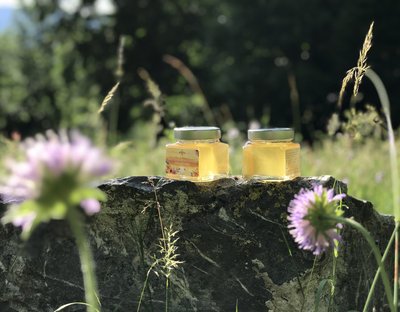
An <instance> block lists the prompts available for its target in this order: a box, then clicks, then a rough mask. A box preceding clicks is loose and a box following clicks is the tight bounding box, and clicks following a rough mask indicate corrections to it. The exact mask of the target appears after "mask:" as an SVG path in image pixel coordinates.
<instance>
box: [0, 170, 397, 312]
mask: <svg viewBox="0 0 400 312" xmlns="http://www.w3.org/2000/svg"><path fill="white" fill-rule="evenodd" d="M314 184H322V185H324V186H326V187H333V186H334V185H335V187H336V189H339V188H340V190H341V192H346V186H345V185H344V184H343V183H341V182H339V181H335V180H334V179H333V178H332V177H319V178H298V179H295V180H292V181H285V182H270V183H262V182H257V181H248V182H245V181H242V180H239V179H234V178H229V179H222V180H218V181H214V182H210V183H202V184H194V183H191V182H185V181H172V180H168V179H164V178H159V177H130V178H124V179H116V180H111V181H107V182H105V183H104V184H102V185H101V186H100V188H101V189H102V190H104V191H105V192H106V193H107V194H108V202H107V203H105V204H104V205H103V208H102V211H101V212H100V213H99V214H97V215H95V216H93V217H91V218H87V232H88V233H89V236H90V240H91V245H92V250H93V252H94V256H95V260H96V264H97V268H96V270H97V277H98V281H99V289H100V294H99V297H100V300H101V303H102V311H136V309H137V306H138V302H139V300H140V295H141V291H142V289H143V286H144V285H146V287H145V288H144V291H143V296H142V301H141V311H164V309H165V298H166V286H165V285H166V278H165V276H164V275H163V269H162V264H163V263H162V262H160V260H158V261H159V264H158V265H155V266H154V267H153V270H150V268H151V266H152V264H153V263H154V262H155V261H156V259H159V258H160V252H159V250H160V248H159V244H160V243H161V244H162V242H160V238H161V236H162V233H161V227H160V219H159V212H160V214H161V220H162V223H163V225H164V227H165V228H169V227H171V229H172V230H171V231H172V232H173V231H178V232H177V234H176V237H177V238H178V237H179V239H178V241H177V242H176V243H175V245H176V247H177V250H176V253H178V254H179V255H178V256H177V258H176V260H179V261H183V263H181V264H179V265H178V267H177V268H176V269H173V270H172V272H171V275H170V277H169V287H168V298H169V299H168V302H169V311H176V312H180V311H221V312H222V311H236V308H237V311H240V312H243V311H244V312H246V311H250V312H253V311H254V312H257V311H313V310H314V305H315V303H316V301H317V302H318V304H319V311H327V309H328V305H329V302H330V304H331V307H332V310H333V311H348V310H361V309H362V307H363V304H364V302H365V299H366V296H367V293H368V289H369V285H370V284H371V281H372V279H373V276H374V274H375V270H376V264H375V260H374V258H373V255H372V253H371V252H370V248H369V247H368V245H367V243H366V242H365V241H364V239H363V238H362V236H361V235H360V234H358V233H357V232H356V231H354V230H353V229H351V228H348V227H345V228H344V230H343V243H342V244H341V245H340V249H339V256H338V257H337V258H335V257H333V256H332V252H329V253H327V254H326V255H323V256H320V257H317V258H315V257H314V256H313V255H312V254H311V253H310V252H306V251H301V250H299V249H298V248H297V246H296V244H295V243H294V241H293V239H292V237H291V236H290V234H289V233H288V230H287V219H286V218H287V213H286V211H287V206H288V204H289V202H290V200H291V199H292V198H293V196H294V195H295V194H296V193H298V191H299V190H300V189H301V188H311V187H312V186H313V185H314ZM344 204H345V205H347V206H348V209H347V210H346V215H348V216H353V217H354V218H355V219H356V220H357V221H359V222H361V223H362V224H363V225H364V226H366V227H367V228H368V230H369V231H370V232H371V233H372V234H373V236H374V237H375V238H376V240H377V243H378V244H379V246H380V248H381V250H383V249H384V248H385V245H386V243H387V241H388V240H389V237H390V235H391V231H392V229H393V219H392V218H391V217H388V216H383V215H380V214H378V213H377V212H375V211H374V209H373V207H372V205H371V204H370V203H368V202H364V201H360V200H357V199H355V198H352V197H351V196H347V197H346V198H345V200H344ZM157 207H159V210H158V208H157ZM2 209H4V207H0V213H1V211H2ZM19 232H20V231H19V230H18V229H14V228H13V226H11V225H6V226H4V225H0V241H1V242H2V243H1V244H0V311H2V312H8V311H18V312H24V311H41V312H44V311H54V310H55V309H56V308H57V307H59V306H61V305H63V304H66V303H69V302H75V301H83V300H84V292H83V286H82V277H81V272H80V264H79V258H78V254H77V250H76V247H75V244H74V240H73V237H72V236H71V233H70V230H69V228H68V225H67V224H66V223H65V222H64V221H54V222H51V223H49V224H45V225H42V226H40V227H39V228H38V229H37V230H36V231H35V232H34V235H33V236H32V237H31V239H30V240H29V241H28V242H27V243H25V244H24V243H22V242H21V241H20V239H19ZM392 263H393V259H392V257H390V259H389V260H388V266H387V267H388V268H389V269H391V268H392ZM149 270H150V271H149ZM164 271H165V269H164ZM334 271H335V273H334V275H333V272H334ZM389 271H390V270H389ZM148 272H150V273H149V274H148ZM155 272H157V274H158V275H157V274H156V273H155ZM164 273H166V272H164ZM147 274H148V280H147V283H145V280H146V276H147ZM389 274H390V272H389ZM332 281H333V283H334V284H335V294H334V296H333V298H332V300H331V301H330V295H329V294H330V292H331V282H332ZM324 285H325V287H324V288H322V286H324ZM319 288H321V291H318V289H319ZM316 297H317V299H316ZM384 298H385V297H384V293H383V288H382V285H381V283H379V285H378V288H377V291H376V293H375V296H374V300H373V305H374V306H375V308H376V310H377V311H383V310H384V309H385V307H384ZM82 310H84V308H82V306H73V307H70V308H68V309H66V311H82Z"/></svg>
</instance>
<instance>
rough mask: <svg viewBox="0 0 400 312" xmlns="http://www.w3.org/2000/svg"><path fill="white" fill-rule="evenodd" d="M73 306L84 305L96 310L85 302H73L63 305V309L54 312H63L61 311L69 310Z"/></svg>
mask: <svg viewBox="0 0 400 312" xmlns="http://www.w3.org/2000/svg"><path fill="white" fill-rule="evenodd" d="M72 305H84V306H87V307H92V308H94V307H93V306H92V305H90V304H87V303H85V302H71V303H67V304H64V305H62V306H61V307H59V308H58V309H57V310H55V311H54V312H59V311H61V310H64V309H65V308H68V307H70V306H72ZM95 310H96V311H98V312H100V311H99V310H98V309H95Z"/></svg>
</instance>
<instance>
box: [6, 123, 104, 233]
mask: <svg viewBox="0 0 400 312" xmlns="http://www.w3.org/2000/svg"><path fill="white" fill-rule="evenodd" d="M21 147H22V152H23V158H22V159H21V160H8V161H6V169H7V170H8V172H9V176H8V177H5V180H4V181H3V182H1V183H0V194H2V197H3V199H6V201H7V202H8V203H10V204H11V206H10V207H9V209H8V210H7V212H6V214H5V216H4V217H3V222H6V223H7V222H11V223H13V224H14V225H15V226H21V227H22V229H23V234H25V237H27V236H28V235H29V233H30V232H31V230H32V229H33V228H34V227H35V226H36V225H37V224H39V223H40V222H47V221H49V220H50V219H63V218H64V217H65V216H66V214H67V213H68V209H71V208H72V207H75V206H78V205H80V206H81V207H82V208H83V210H84V211H85V212H86V213H87V214H88V215H92V214H94V213H97V212H98V211H99V210H100V203H99V201H98V200H104V199H105V195H104V193H103V192H101V191H100V190H98V189H97V188H94V187H90V184H91V183H92V182H93V181H95V180H97V179H99V178H100V177H101V176H103V175H104V174H107V173H109V172H110V170H111V168H112V163H111V160H110V159H108V158H107V157H106V156H105V155H104V154H103V152H102V151H101V150H100V149H98V148H96V147H95V146H93V144H92V143H91V141H90V140H89V139H88V138H86V137H84V136H82V135H81V134H79V133H78V132H76V131H73V132H70V133H69V134H68V133H66V132H60V133H59V134H56V133H54V132H52V131H48V132H47V133H46V135H45V136H43V135H37V136H36V137H35V138H30V139H27V140H26V141H24V142H23V143H22V144H21Z"/></svg>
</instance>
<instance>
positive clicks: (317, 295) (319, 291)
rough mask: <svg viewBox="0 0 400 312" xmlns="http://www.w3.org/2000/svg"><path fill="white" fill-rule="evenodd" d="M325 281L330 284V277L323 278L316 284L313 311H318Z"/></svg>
mask: <svg viewBox="0 0 400 312" xmlns="http://www.w3.org/2000/svg"><path fill="white" fill-rule="evenodd" d="M327 283H330V284H331V286H332V280H331V279H328V278H326V279H323V280H322V281H321V282H320V283H319V285H318V288H317V292H316V293H315V303H314V311H315V312H318V308H319V303H320V302H321V300H322V297H323V295H324V294H323V291H324V288H325V285H326V284H327Z"/></svg>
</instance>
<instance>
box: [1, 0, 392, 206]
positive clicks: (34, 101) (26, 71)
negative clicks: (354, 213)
mask: <svg viewBox="0 0 400 312" xmlns="http://www.w3.org/2000/svg"><path fill="white" fill-rule="evenodd" d="M2 1H3V2H4V3H2ZM10 3H12V5H11V4H10ZM23 3H25V5H23V4H22V3H20V4H16V1H12V0H0V20H2V22H4V21H5V17H6V14H8V15H7V16H8V17H9V16H10V8H11V7H12V10H11V11H12V12H11V13H12V15H13V18H12V22H10V23H9V24H8V25H6V26H4V25H3V26H2V23H1V22H0V134H1V140H0V153H1V155H0V156H4V155H5V154H6V153H7V152H10V150H11V151H12V150H13V149H14V147H13V144H14V143H15V142H16V141H19V140H21V139H23V138H25V137H26V136H29V135H33V134H35V133H38V132H43V131H44V130H46V129H60V128H67V129H71V128H78V129H80V130H81V131H82V132H84V133H86V134H87V135H89V136H91V137H92V138H94V139H95V140H96V141H97V142H98V143H101V144H103V145H104V146H107V148H109V150H110V153H111V154H112V155H114V156H115V158H117V159H118V160H119V163H120V166H119V171H118V172H117V173H116V175H128V174H133V175H141V174H143V175H151V174H160V175H162V174H163V170H164V145H165V143H166V142H169V141H171V140H172V136H171V129H172V128H173V127H174V126H185V125H217V126H220V127H221V128H222V129H223V132H224V134H225V135H224V137H223V139H224V140H225V141H227V142H229V143H230V144H231V149H232V151H231V158H232V173H233V174H240V168H241V146H242V144H243V143H244V141H245V140H246V137H245V133H246V129H248V128H249V127H257V126H261V127H269V126H274V127H288V126H289V127H294V128H295V130H296V132H297V140H298V141H300V142H302V148H303V154H302V162H303V164H302V170H303V174H304V175H319V174H331V175H334V176H335V177H336V178H338V179H342V180H345V181H347V182H348V183H349V188H350V193H351V194H354V195H356V196H359V197H362V198H364V199H368V200H371V201H373V202H374V204H375V205H376V206H377V207H378V209H380V210H381V211H386V212H389V211H390V209H391V201H390V200H391V194H390V193H389V192H388V190H389V189H390V168H389V167H388V164H389V161H388V152H387V150H388V149H387V144H386V141H385V138H386V130H385V123H384V122H381V115H382V114H381V108H380V104H379V101H378V99H377V96H376V92H375V90H374V89H373V87H372V84H371V83H370V82H369V81H367V80H364V81H363V84H362V86H361V89H360V94H359V95H358V96H357V97H356V98H350V93H351V92H350V90H351V88H352V85H350V86H349V87H348V92H347V93H346V97H345V101H344V105H343V106H342V107H340V108H339V107H338V105H337V99H338V91H339V90H340V86H341V80H342V79H343V76H344V75H345V73H346V70H348V69H349V68H351V67H353V66H355V64H356V61H357V58H358V53H359V50H360V48H361V46H362V43H363V40H364V36H365V34H366V32H367V30H368V27H369V25H370V23H371V21H375V28H374V40H373V48H372V51H371V53H370V55H369V57H368V63H369V64H370V65H372V67H373V69H374V70H375V71H376V72H377V73H378V74H379V75H380V76H381V77H382V79H383V81H384V83H385V86H386V88H387V90H388V93H389V96H390V98H391V99H392V118H393V122H394V125H395V127H396V128H397V126H398V125H399V123H400V114H399V113H400V108H399V105H398V104H397V99H398V98H399V96H400V88H398V84H399V79H400V57H399V56H400V36H398V33H397V31H396V30H398V29H399V26H400V19H399V18H398V16H399V15H400V14H399V13H400V2H398V1H385V0H379V1H378V0H355V1H344V0H326V1H315V0H307V1H306V0H298V1H293V0H254V1H242V0H229V1H228V0H218V1H217V0H191V1H190V0H174V1H165V0H97V1H96V0H81V1H80V0H70V1H68V0H58V1H53V0H51V1H50V0H31V1H23ZM1 27H2V28H1ZM117 81H119V82H120V84H119V86H118V88H117V90H116V91H115V92H114V94H113V97H112V99H111V100H110V101H108V103H107V105H106V107H105V109H104V111H103V112H101V113H100V114H98V113H97V111H98V109H99V107H100V106H101V103H102V101H103V99H104V97H105V96H106V95H107V93H108V92H109V91H110V90H111V89H112V87H113V86H114V85H115V84H116V82H117ZM368 103H370V104H371V106H367V104H368ZM334 113H335V115H333V114H334ZM332 116H334V117H332ZM328 125H329V129H330V130H331V134H332V135H331V136H329V135H328V131H327V127H328Z"/></svg>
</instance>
